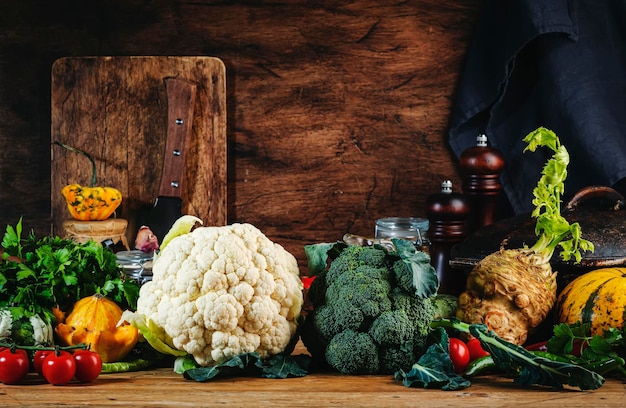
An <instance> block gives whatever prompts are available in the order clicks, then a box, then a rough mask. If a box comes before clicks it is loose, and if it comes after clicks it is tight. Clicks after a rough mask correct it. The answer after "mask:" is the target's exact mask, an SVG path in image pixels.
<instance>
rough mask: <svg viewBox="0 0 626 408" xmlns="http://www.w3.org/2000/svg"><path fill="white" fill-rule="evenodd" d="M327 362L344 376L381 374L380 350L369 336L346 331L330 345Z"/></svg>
mask: <svg viewBox="0 0 626 408" xmlns="http://www.w3.org/2000/svg"><path fill="white" fill-rule="evenodd" d="M326 361H327V362H328V364H329V365H330V366H331V367H333V368H334V369H335V370H337V371H339V372H340V373H342V374H352V375H360V374H375V373H377V372H379V362H378V348H377V347H376V344H375V343H374V340H372V338H371V337H370V335H369V334H367V333H363V332H357V331H355V330H346V331H343V332H341V333H339V334H337V335H336V336H335V337H333V338H332V339H331V340H330V342H329V343H328V347H327V348H326Z"/></svg>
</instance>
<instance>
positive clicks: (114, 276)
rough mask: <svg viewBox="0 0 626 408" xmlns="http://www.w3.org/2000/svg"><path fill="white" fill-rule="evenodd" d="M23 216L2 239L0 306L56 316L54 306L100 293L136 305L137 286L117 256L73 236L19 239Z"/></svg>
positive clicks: (66, 305) (65, 307)
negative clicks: (122, 267) (73, 238)
mask: <svg viewBox="0 0 626 408" xmlns="http://www.w3.org/2000/svg"><path fill="white" fill-rule="evenodd" d="M21 233H22V220H21V219H20V220H19V222H18V223H17V225H16V226H15V227H12V226H10V225H8V226H7V228H6V232H5V234H4V237H3V239H2V247H3V256H2V262H1V263H0V307H2V306H19V307H23V308H24V309H25V310H28V311H29V312H31V313H35V314H38V315H45V316H48V317H51V316H52V312H51V310H52V308H54V307H56V306H59V307H60V308H61V309H62V310H66V311H67V310H69V308H70V307H71V306H72V305H73V304H74V303H75V302H76V301H77V300H79V299H81V298H83V297H87V296H91V295H94V294H96V293H102V294H103V295H105V296H107V297H109V298H111V299H112V300H115V301H116V302H118V303H119V304H120V306H121V307H122V308H134V307H136V302H137V298H138V294H139V285H138V283H137V282H135V281H134V280H132V279H130V278H126V277H125V275H123V274H122V273H121V270H120V268H119V266H118V264H117V258H116V256H115V254H114V253H113V252H112V251H111V250H109V249H107V248H105V247H103V246H102V245H100V244H99V243H96V242H94V241H89V242H87V243H84V244H78V243H76V242H74V241H72V240H70V239H63V238H60V237H56V236H55V237H52V236H45V237H43V238H37V237H35V234H34V233H33V232H32V231H31V232H30V233H29V234H28V237H27V238H24V239H22V238H21Z"/></svg>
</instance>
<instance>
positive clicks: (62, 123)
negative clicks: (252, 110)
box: [51, 57, 227, 243]
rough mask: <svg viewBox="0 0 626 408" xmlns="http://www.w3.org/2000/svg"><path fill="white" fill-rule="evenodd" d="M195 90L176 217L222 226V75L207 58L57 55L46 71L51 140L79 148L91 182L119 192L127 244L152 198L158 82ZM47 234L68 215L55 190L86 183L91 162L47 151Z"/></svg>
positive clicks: (159, 125)
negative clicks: (174, 82)
mask: <svg viewBox="0 0 626 408" xmlns="http://www.w3.org/2000/svg"><path fill="white" fill-rule="evenodd" d="M167 77H177V78H181V79H184V80H187V81H189V82H191V83H193V84H195V85H196V87H197V91H196V95H197V96H196V98H195V106H194V109H193V112H194V115H193V116H194V117H193V121H192V134H191V140H189V142H190V143H188V144H187V145H186V153H185V164H186V166H185V167H186V169H185V176H184V178H183V182H182V183H181V189H182V200H183V206H182V211H183V213H184V214H192V215H195V216H197V217H200V218H201V219H202V220H203V221H204V223H205V225H224V224H225V223H226V204H227V199H226V194H227V193H226V166H227V158H226V83H225V81H226V73H225V67H224V64H223V63H222V61H221V60H219V59H217V58H213V57H87V58H62V59H59V60H57V61H56V62H55V63H54V65H53V69H52V140H53V141H60V142H62V143H65V144H67V145H70V146H73V147H76V148H79V149H82V150H84V151H87V152H88V153H90V154H91V155H92V156H93V158H94V160H95V161H96V167H97V176H98V185H101V186H111V187H115V188H117V189H119V190H120V191H121V192H122V197H123V200H122V205H121V207H120V208H119V209H118V212H117V216H118V217H120V218H123V219H127V220H129V228H128V231H127V237H128V240H129V242H130V243H132V242H134V237H135V233H136V231H137V225H136V223H135V222H134V221H135V217H136V215H137V213H138V212H139V211H141V210H147V209H149V208H150V207H151V206H152V205H153V204H154V200H155V198H156V197H157V196H158V195H159V186H160V181H161V172H162V168H163V157H164V154H165V141H166V133H167V126H168V124H167V111H168V102H167V96H166V88H165V84H164V79H165V78H167ZM52 153H53V156H52V157H53V160H52V197H51V201H52V220H53V233H54V234H57V235H63V234H64V231H63V228H62V223H63V221H64V220H65V219H67V218H69V217H70V215H69V213H68V211H67V205H66V203H65V199H64V198H63V197H62V196H61V194H60V191H61V189H62V188H63V186H65V185H66V184H71V183H78V184H81V185H89V180H90V178H91V173H92V170H91V164H90V163H89V161H88V160H87V159H86V158H85V157H83V156H81V155H78V154H77V153H75V152H71V151H68V150H66V149H64V148H63V147H61V146H57V145H54V146H53V151H52Z"/></svg>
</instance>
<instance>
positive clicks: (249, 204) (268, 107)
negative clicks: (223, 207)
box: [0, 0, 482, 267]
mask: <svg viewBox="0 0 626 408" xmlns="http://www.w3.org/2000/svg"><path fill="white" fill-rule="evenodd" d="M481 4H482V1H481V0H457V1H454V0H409V1H388V0H360V1H358V0H353V1H351V0H338V1H330V0H320V1H307V0H285V1H280V0H279V1H265V0H261V1H254V2H251V1H232V2H230V1H213V0H199V1H194V2H187V1H182V0H153V1H150V2H146V1H144V0H108V1H90V2H83V1H77V0H56V1H54V2H49V1H44V0H20V1H19V2H14V1H3V2H1V3H0V39H1V41H0V141H1V142H2V146H3V148H2V149H0V224H1V227H2V229H4V225H6V224H15V222H17V220H18V219H19V217H20V216H23V217H24V225H25V227H26V229H27V230H28V229H33V230H35V232H36V233H38V234H45V233H49V232H50V225H51V216H50V194H51V193H52V194H54V193H55V192H51V191H50V189H51V188H50V73H51V67H52V64H53V62H54V61H55V60H56V59H58V58H61V57H71V56H91V55H104V56H106V55H191V56H193V55H207V56H215V57H218V58H220V59H222V60H223V61H224V63H225V65H226V71H227V85H226V87H227V127H228V157H229V158H228V160H229V162H228V203H227V208H228V221H229V222H237V221H240V222H250V223H253V224H255V225H257V226H258V227H259V228H261V229H262V230H263V231H264V232H265V233H266V235H268V236H269V237H270V238H272V239H273V240H275V241H276V242H279V243H280V244H282V245H283V246H285V247H286V248H287V249H288V250H289V251H291V252H292V253H294V255H296V257H297V258H298V260H299V261H300V263H301V266H302V267H304V266H305V265H306V264H305V261H304V259H305V258H304V253H303V250H302V247H303V245H305V244H309V243H314V242H319V241H334V240H336V239H340V238H341V237H342V235H343V234H344V233H346V232H351V233H356V234H363V235H370V234H372V233H373V228H374V221H375V220H376V219H377V218H379V217H382V216H424V203H425V200H426V198H427V196H428V195H429V194H432V193H434V192H437V191H438V190H439V188H440V183H441V181H442V180H443V179H444V178H451V179H452V180H453V182H454V183H455V185H456V186H459V185H460V181H459V178H458V174H457V168H456V163H455V160H454V159H453V157H452V155H451V153H450V152H449V149H448V147H447V144H446V141H445V133H446V126H447V119H448V116H449V112H450V107H451V103H452V101H453V98H454V90H455V85H456V81H457V79H458V75H459V71H460V69H461V66H462V62H463V57H464V54H465V50H466V46H467V44H468V41H469V38H470V35H471V31H472V27H473V25H474V23H475V21H476V18H477V16H478V13H479V8H480V5H481ZM149 165H151V164H150V163H141V162H138V163H137V166H149Z"/></svg>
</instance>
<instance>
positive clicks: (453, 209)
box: [426, 180, 470, 296]
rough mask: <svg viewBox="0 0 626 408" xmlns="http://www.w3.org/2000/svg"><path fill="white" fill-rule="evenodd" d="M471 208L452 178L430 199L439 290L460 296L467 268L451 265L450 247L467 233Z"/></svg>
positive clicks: (428, 207)
mask: <svg viewBox="0 0 626 408" xmlns="http://www.w3.org/2000/svg"><path fill="white" fill-rule="evenodd" d="M469 212H470V206H469V204H468V202H467V199H466V197H465V196H464V195H462V194H460V193H454V192H453V191H452V182H451V181H450V180H444V181H443V183H442V184H441V192H440V193H436V194H432V195H430V196H429V197H428V198H427V200H426V215H427V216H428V223H429V226H428V238H429V240H430V248H429V252H430V263H431V264H432V266H433V267H434V268H435V270H436V271H437V277H438V278H439V293H445V294H449V295H454V296H458V295H460V294H461V292H463V290H464V289H465V274H464V272H463V271H461V270H455V269H453V268H451V267H450V249H451V248H452V246H454V245H455V244H458V243H459V242H461V241H463V239H464V238H465V237H466V235H467V234H466V230H465V223H466V220H467V216H468V214H469Z"/></svg>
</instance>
